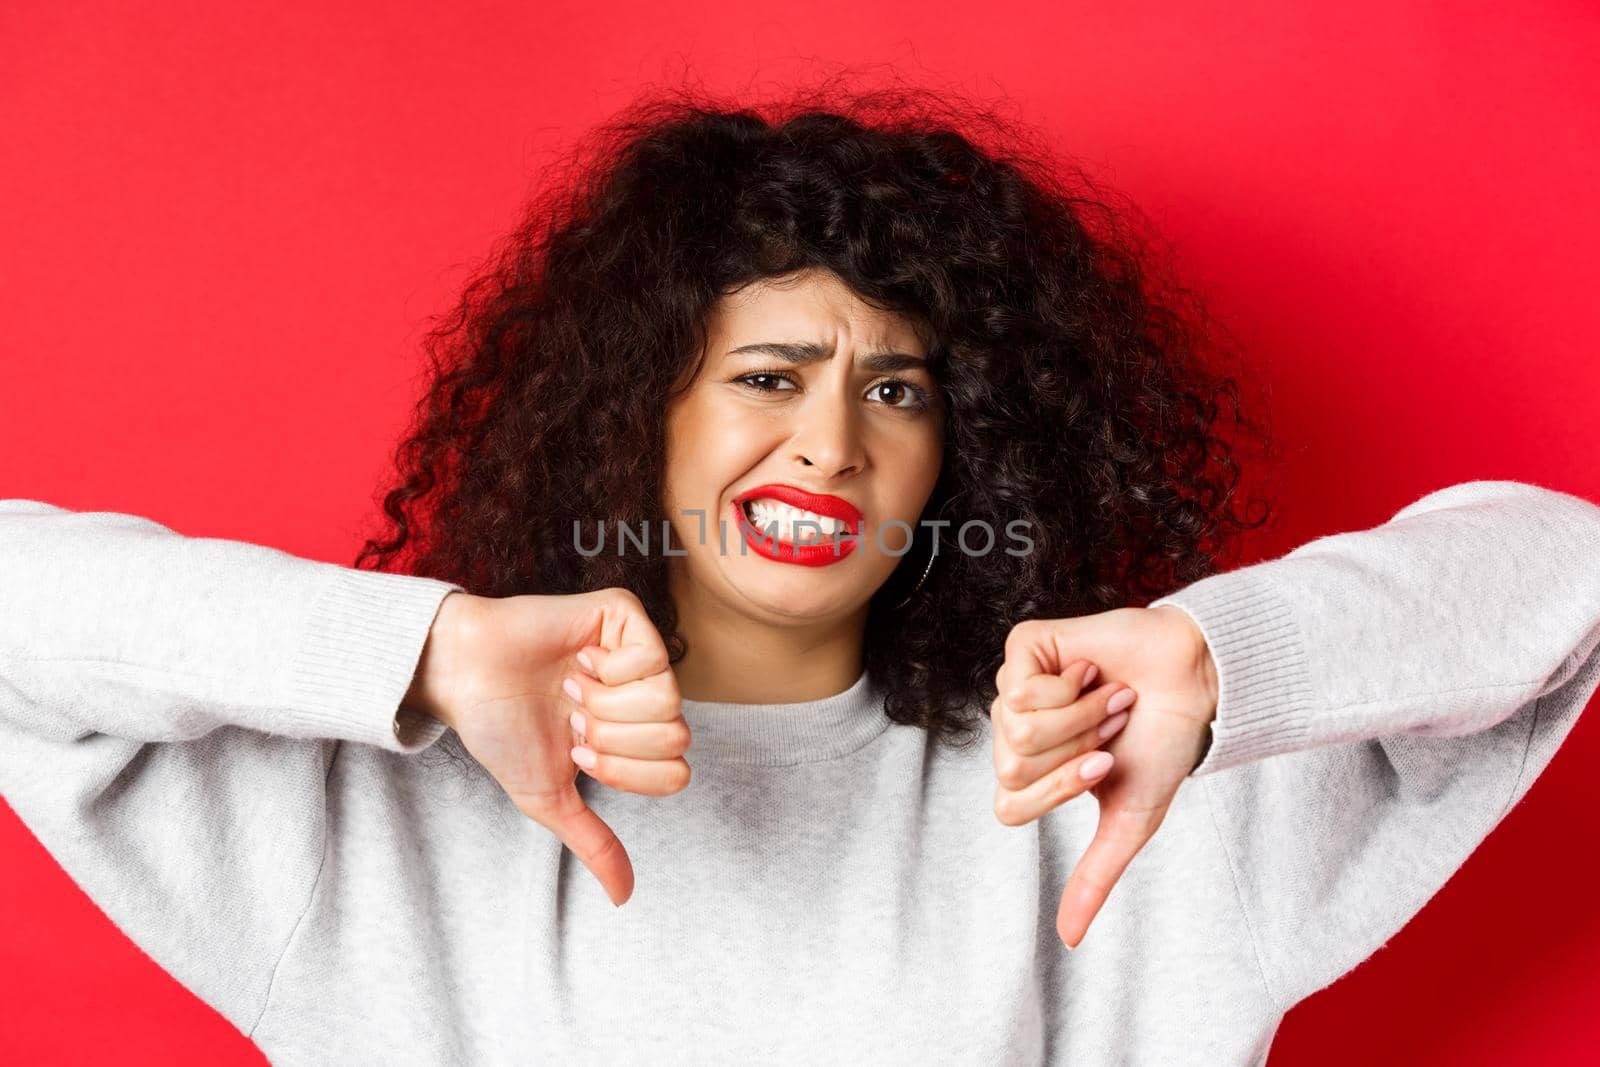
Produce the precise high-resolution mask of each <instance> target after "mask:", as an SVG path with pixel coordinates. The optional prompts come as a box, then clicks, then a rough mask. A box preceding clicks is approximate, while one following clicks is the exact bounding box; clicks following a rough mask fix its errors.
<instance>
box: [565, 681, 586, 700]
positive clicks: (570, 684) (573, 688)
mask: <svg viewBox="0 0 1600 1067" xmlns="http://www.w3.org/2000/svg"><path fill="white" fill-rule="evenodd" d="M561 688H563V689H565V690H566V691H567V696H569V697H571V698H572V699H573V700H576V701H577V702H578V703H579V704H582V703H583V690H582V689H579V688H578V683H577V682H574V681H573V680H572V679H571V678H563V679H562V680H561Z"/></svg>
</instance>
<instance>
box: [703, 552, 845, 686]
mask: <svg viewBox="0 0 1600 1067" xmlns="http://www.w3.org/2000/svg"><path fill="white" fill-rule="evenodd" d="M673 602H674V604H675V606H676V607H677V611H678V632H679V633H680V634H681V635H682V637H683V640H684V644H685V646H686V653H685V655H684V658H683V659H681V660H679V661H678V662H677V663H675V664H673V667H672V670H673V673H674V675H675V676H676V677H677V681H678V692H679V695H681V696H682V697H683V698H684V699H685V700H699V701H707V702H716V703H730V704H787V703H796V702H799V701H807V700H822V699H824V698H826V697H830V696H833V695H834V694H836V693H842V692H844V691H845V690H846V689H848V688H850V687H851V686H852V685H854V684H855V683H856V680H857V679H859V678H860V677H861V671H862V669H863V666H864V661H863V659H862V644H863V642H864V641H865V638H866V625H867V606H866V605H862V606H861V608H860V609H859V610H857V611H856V612H854V613H852V614H851V615H849V616H847V617H845V618H842V619H828V620H825V621H824V620H806V621H805V622H795V623H784V622H778V623H763V622H761V621H759V620H756V619H752V618H750V617H749V616H748V615H743V614H740V613H738V612H736V611H733V610H732V609H730V608H729V607H728V606H727V605H726V604H723V603H721V602H720V601H713V600H712V599H711V598H709V597H706V596H704V595H702V594H701V592H700V591H699V590H698V589H697V588H696V587H694V586H693V583H690V582H687V581H682V580H679V581H675V582H674V583H673Z"/></svg>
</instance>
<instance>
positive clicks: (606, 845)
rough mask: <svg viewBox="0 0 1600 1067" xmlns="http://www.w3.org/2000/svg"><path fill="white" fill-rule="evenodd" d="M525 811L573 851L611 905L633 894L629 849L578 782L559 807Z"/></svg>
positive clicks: (622, 901) (622, 902)
mask: <svg viewBox="0 0 1600 1067" xmlns="http://www.w3.org/2000/svg"><path fill="white" fill-rule="evenodd" d="M523 812H524V814H526V815H527V816H528V817H529V818H530V819H532V820H533V821H535V822H537V823H538V824H539V825H541V826H543V827H544V828H545V829H547V830H549V831H550V832H551V833H552V834H554V835H555V836H556V837H557V838H558V839H559V840H560V841H561V843H562V844H563V845H565V846H566V847H567V848H569V849H571V850H572V854H573V855H574V856H576V857H578V862H580V863H582V864H583V865H584V866H585V867H587V868H589V872H590V873H591V874H593V875H594V876H595V878H596V879H597V880H598V881H599V882H600V886H601V888H603V889H604V890H605V891H606V896H608V897H610V898H611V903H612V904H614V905H616V906H617V907H619V908H620V907H622V905H623V904H625V903H627V901H628V898H629V897H631V896H633V862H632V861H631V860H629V859H628V851H627V849H625V848H623V847H622V842H621V841H619V840H617V835H616V834H615V833H614V832H613V831H612V829H611V827H609V826H607V825H606V822H605V820H604V819H602V818H600V816H598V815H596V814H595V813H594V809H592V808H590V807H589V805H587V804H585V803H584V800H583V796H582V795H581V794H579V792H578V789H577V786H576V785H574V786H573V787H572V789H571V790H570V791H569V792H568V794H567V796H566V798H565V799H564V801H563V802H562V806H561V807H560V809H559V810H555V811H551V810H548V809H543V808H535V809H533V810H529V809H527V808H524V809H523Z"/></svg>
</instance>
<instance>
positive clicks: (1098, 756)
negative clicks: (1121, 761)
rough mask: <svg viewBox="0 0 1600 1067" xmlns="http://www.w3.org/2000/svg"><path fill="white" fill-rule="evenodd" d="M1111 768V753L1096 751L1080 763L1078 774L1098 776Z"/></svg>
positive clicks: (1090, 776) (1081, 775)
mask: <svg viewBox="0 0 1600 1067" xmlns="http://www.w3.org/2000/svg"><path fill="white" fill-rule="evenodd" d="M1110 769H1111V753H1109V752H1096V753H1095V754H1094V755H1092V756H1090V757H1089V758H1088V759H1086V760H1084V761H1083V762H1082V763H1081V764H1079V765H1078V774H1079V776H1080V777H1082V778H1098V777H1100V776H1101V775H1102V774H1104V773H1106V772H1107V771H1109V770H1110Z"/></svg>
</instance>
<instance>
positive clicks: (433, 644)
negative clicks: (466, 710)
mask: <svg viewBox="0 0 1600 1067" xmlns="http://www.w3.org/2000/svg"><path fill="white" fill-rule="evenodd" d="M476 599H478V598H477V597H474V596H472V595H471V594H468V593H462V592H450V593H447V594H446V595H445V598H444V599H443V600H442V601H440V603H439V610H438V612H436V613H435V615H434V617H433V625H432V626H431V627H429V629H428V639H427V641H426V643H425V644H424V645H423V646H422V655H421V656H420V657H419V658H418V660H417V670H416V673H415V674H414V675H413V676H412V678H411V686H410V688H409V689H407V690H406V695H405V696H404V697H403V698H402V699H401V701H400V705H401V707H403V708H409V709H411V710H412V711H414V712H418V713H420V714H423V715H427V716H429V717H430V718H434V719H437V720H438V721H440V722H442V723H444V724H445V725H446V726H449V727H452V728H454V726H455V722H454V720H453V718H452V716H451V713H450V712H451V708H452V706H453V704H452V701H451V699H450V695H451V693H452V692H453V691H454V689H455V687H456V683H457V679H458V678H459V677H460V672H461V669H462V664H461V651H460V650H461V648H462V647H463V642H462V640H461V634H462V631H463V630H464V628H465V626H466V617H467V615H468V613H469V612H470V611H471V608H472V603H471V602H472V601H474V600H476Z"/></svg>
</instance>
